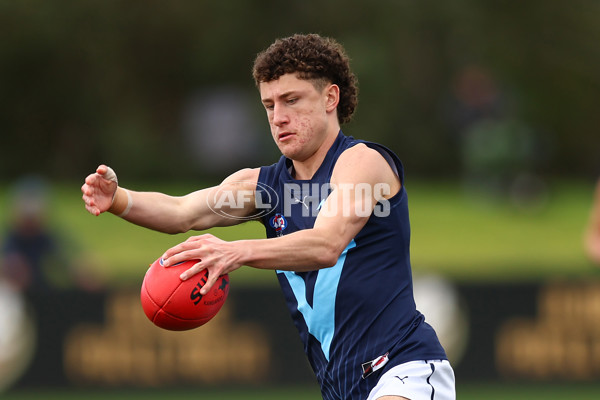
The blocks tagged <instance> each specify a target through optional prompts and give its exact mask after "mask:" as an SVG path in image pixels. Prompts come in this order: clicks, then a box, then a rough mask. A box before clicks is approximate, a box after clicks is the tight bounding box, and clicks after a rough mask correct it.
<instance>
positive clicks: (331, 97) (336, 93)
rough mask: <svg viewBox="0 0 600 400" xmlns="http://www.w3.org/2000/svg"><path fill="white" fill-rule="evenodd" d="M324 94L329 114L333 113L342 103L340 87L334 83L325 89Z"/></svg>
mask: <svg viewBox="0 0 600 400" xmlns="http://www.w3.org/2000/svg"><path fill="white" fill-rule="evenodd" d="M324 94H325V101H326V103H325V107H326V109H327V112H332V111H333V110H335V108H336V107H337V106H338V104H339V102H340V87H339V86H338V85H336V84H335V83H332V84H331V85H329V86H327V87H326V88H325V91H324Z"/></svg>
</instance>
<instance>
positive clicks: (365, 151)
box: [336, 143, 388, 172]
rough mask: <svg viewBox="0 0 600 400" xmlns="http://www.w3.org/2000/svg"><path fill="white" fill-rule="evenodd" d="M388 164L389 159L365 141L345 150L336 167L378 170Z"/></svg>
mask: <svg viewBox="0 0 600 400" xmlns="http://www.w3.org/2000/svg"><path fill="white" fill-rule="evenodd" d="M386 166H388V162H387V160H386V159H385V158H384V157H383V156H382V155H381V153H380V152H379V151H377V150H375V149H373V148H372V147H370V146H367V145H366V144H365V143H357V144H355V145H353V146H351V147H348V148H347V149H346V150H344V151H343V152H342V153H341V154H340V156H339V158H338V160H337V162H336V168H353V169H354V168H359V169H363V168H364V169H366V170H372V171H374V172H376V171H377V170H379V169H381V168H385V167H386Z"/></svg>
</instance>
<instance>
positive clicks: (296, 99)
mask: <svg viewBox="0 0 600 400" xmlns="http://www.w3.org/2000/svg"><path fill="white" fill-rule="evenodd" d="M296 102H298V98H297V97H293V98H291V99H288V101H287V103H288V104H295V103H296Z"/></svg>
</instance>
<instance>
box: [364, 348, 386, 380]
mask: <svg viewBox="0 0 600 400" xmlns="http://www.w3.org/2000/svg"><path fill="white" fill-rule="evenodd" d="M389 354H390V352H389V351H388V352H387V353H385V354H384V355H382V356H379V357H377V358H376V359H374V360H372V361H367V362H365V363H362V370H363V374H362V378H363V379H366V378H367V377H368V376H369V375H371V374H372V373H373V372H375V371H378V370H380V369H381V368H383V366H384V365H385V364H387V363H388V361H390V359H389V358H388V355H389Z"/></svg>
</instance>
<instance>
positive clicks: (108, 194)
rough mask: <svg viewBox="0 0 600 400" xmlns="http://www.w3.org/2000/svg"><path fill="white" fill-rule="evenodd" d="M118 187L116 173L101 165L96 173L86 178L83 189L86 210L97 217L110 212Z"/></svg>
mask: <svg viewBox="0 0 600 400" xmlns="http://www.w3.org/2000/svg"><path fill="white" fill-rule="evenodd" d="M118 185H119V182H118V180H117V175H116V174H115V171H113V170H112V168H110V167H107V166H106V165H100V166H99V167H98V168H97V169H96V172H95V173H93V174H90V175H88V177H87V178H85V183H84V184H83V186H82V187H81V192H82V193H83V196H82V198H83V201H84V202H85V208H86V210H88V211H89V213H90V214H93V215H96V216H98V215H100V214H101V213H103V212H105V211H108V209H109V208H110V206H111V205H112V202H113V199H114V196H115V192H116V191H117V187H118Z"/></svg>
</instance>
